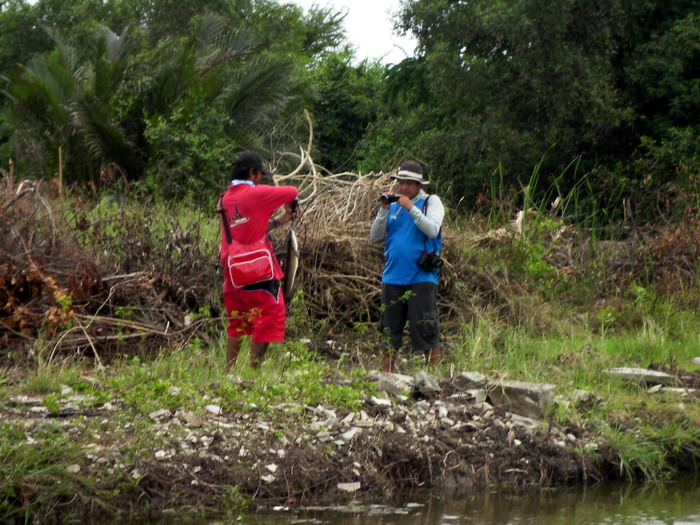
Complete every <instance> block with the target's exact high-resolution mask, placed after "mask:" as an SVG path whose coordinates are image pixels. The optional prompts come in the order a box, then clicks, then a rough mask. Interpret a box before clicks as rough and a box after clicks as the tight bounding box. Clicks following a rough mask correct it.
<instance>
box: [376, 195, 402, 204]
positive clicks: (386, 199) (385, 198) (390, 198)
mask: <svg viewBox="0 0 700 525" xmlns="http://www.w3.org/2000/svg"><path fill="white" fill-rule="evenodd" d="M398 200H399V196H398V195H387V194H386V193H385V194H384V195H380V196H379V202H381V203H382V204H391V203H392V202H397V201H398Z"/></svg>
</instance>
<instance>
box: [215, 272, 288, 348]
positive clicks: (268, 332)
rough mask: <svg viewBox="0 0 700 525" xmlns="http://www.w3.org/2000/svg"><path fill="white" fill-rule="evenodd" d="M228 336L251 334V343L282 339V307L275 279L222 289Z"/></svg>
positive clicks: (282, 299)
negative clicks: (236, 287)
mask: <svg viewBox="0 0 700 525" xmlns="http://www.w3.org/2000/svg"><path fill="white" fill-rule="evenodd" d="M224 304H225V305H226V314H227V315H228V319H229V324H228V329H227V333H228V335H229V336H230V337H240V336H242V335H252V336H253V338H252V339H253V341H254V342H255V343H273V342H279V341H284V323H285V309H284V297H283V294H282V287H281V286H279V282H277V281H268V282H267V283H261V285H254V286H251V287H246V288H241V289H237V290H234V291H229V292H224Z"/></svg>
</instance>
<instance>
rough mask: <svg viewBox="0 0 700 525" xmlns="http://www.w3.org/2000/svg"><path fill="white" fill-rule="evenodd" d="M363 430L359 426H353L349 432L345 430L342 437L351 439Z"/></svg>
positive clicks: (347, 439)
mask: <svg viewBox="0 0 700 525" xmlns="http://www.w3.org/2000/svg"><path fill="white" fill-rule="evenodd" d="M361 432H362V430H361V429H359V428H357V427H352V428H351V429H350V430H348V431H347V432H343V433H342V434H341V435H340V437H341V438H343V439H344V440H345V441H350V440H351V439H352V438H354V437H355V436H356V435H358V434H359V433H361Z"/></svg>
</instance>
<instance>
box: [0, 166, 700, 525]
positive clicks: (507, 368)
mask: <svg viewBox="0 0 700 525" xmlns="http://www.w3.org/2000/svg"><path fill="white" fill-rule="evenodd" d="M334 181H335V179H332V178H320V179H319V180H318V181H317V182H318V184H324V185H325V186H323V188H324V191H320V192H318V194H319V195H322V196H323V199H321V198H320V197H319V198H318V199H316V200H314V201H313V202H310V203H309V207H308V208H307V211H306V214H305V219H304V221H305V222H301V223H300V224H299V225H297V228H298V234H299V237H300V239H303V240H302V247H301V249H302V260H303V261H305V265H306V266H302V269H301V273H300V279H299V287H298V290H297V294H296V296H295V298H294V300H293V302H292V304H291V311H290V315H289V318H288V323H287V329H288V330H287V332H288V334H287V342H285V343H284V344H281V345H274V347H273V349H272V350H271V351H270V355H269V356H268V357H267V359H266V361H265V363H264V365H263V367H262V369H261V370H260V371H257V372H254V371H252V370H250V369H249V368H248V367H247V365H246V362H245V351H244V355H242V356H241V360H240V362H239V363H238V364H237V365H236V368H234V369H233V370H232V372H231V374H228V373H227V372H225V371H224V370H223V366H222V364H223V359H224V355H225V340H224V339H223V338H222V334H223V328H224V325H225V320H224V319H222V316H221V297H220V289H218V288H217V286H212V283H220V276H219V275H217V268H216V266H215V265H214V264H212V263H211V261H214V260H216V254H215V250H216V247H217V234H218V228H219V224H218V222H217V218H216V217H215V216H214V215H213V214H211V213H209V214H208V215H206V214H204V213H203V212H200V211H197V210H192V209H191V208H189V207H188V206H185V205H184V204H183V205H181V206H179V207H176V208H175V209H173V208H172V207H171V206H165V205H155V206H145V205H143V204H141V203H138V202H131V203H124V204H123V206H122V207H120V208H115V207H114V206H108V205H107V204H104V205H103V204H99V205H97V206H95V205H94V203H90V202H83V201H81V200H80V199H77V198H75V199H71V200H65V201H64V200H63V199H60V198H57V197H54V198H53V199H48V200H47V199H44V198H43V197H42V196H41V195H40V193H39V192H40V191H43V188H42V187H41V186H40V185H33V186H31V188H30V189H31V191H29V190H27V191H22V192H20V191H19V188H18V190H17V191H16V192H12V191H8V192H5V193H0V196H4V197H5V201H4V202H5V204H4V205H3V206H2V209H3V212H4V213H5V217H6V221H5V222H4V223H5V224H8V225H12V227H11V228H6V229H4V230H3V231H2V233H3V235H2V236H1V237H0V241H2V244H3V246H4V247H5V249H4V251H2V252H1V253H0V256H2V257H3V258H2V260H0V281H2V282H3V283H5V287H4V288H0V304H2V305H4V306H3V310H0V323H2V328H3V331H2V332H0V337H1V339H0V343H2V346H1V347H0V371H1V372H2V379H0V418H1V419H0V439H1V440H2V441H0V447H1V449H2V455H0V480H3V481H2V484H0V521H13V520H15V521H25V520H28V519H34V518H36V519H58V518H62V517H67V516H70V517H76V518H78V519H80V518H81V517H84V516H85V515H89V516H90V517H92V518H95V517H100V516H109V517H112V516H115V515H116V514H118V513H120V512H121V513H135V514H139V515H142V514H143V513H148V512H152V513H154V515H156V516H158V517H162V516H164V515H168V514H170V513H173V512H177V513H178V516H188V515H194V516H202V515H206V516H208V517H209V516H216V515H220V514H221V513H224V514H228V515H230V516H238V513H240V512H244V511H247V510H255V509H260V508H275V507H290V508H292V507H301V506H309V505H312V506H313V505H323V504H327V503H333V504H337V503H343V502H347V501H351V500H352V501H384V500H385V499H386V498H387V497H388V496H390V495H391V494H393V493H395V492H396V491H398V490H401V489H404V488H412V487H439V486H447V485H456V486H460V487H467V488H469V487H471V488H473V489H477V488H479V487H490V486H493V485H496V486H516V487H520V486H554V485H562V484H572V483H573V484H587V483H597V482H599V481H601V480H606V479H616V478H620V479H626V480H629V479H639V480H643V481H645V482H655V481H659V480H664V479H668V478H669V477H673V476H674V475H675V474H676V473H677V472H679V471H683V470H689V469H690V470H693V469H696V466H697V464H698V461H699V460H700V406H699V403H698V399H697V397H696V396H695V392H694V390H695V389H697V388H699V387H700V380H699V379H698V366H697V365H696V364H694V361H693V359H694V358H696V357H698V356H699V355H700V339H699V337H700V336H699V335H698V334H700V317H699V314H698V311H699V310H698V304H700V302H699V301H698V298H699V297H700V288H698V279H697V270H698V269H699V267H698V265H697V261H698V256H697V254H698V253H700V252H699V251H698V250H700V222H698V220H697V219H696V218H695V216H694V215H692V214H688V216H687V217H686V218H684V219H683V220H681V221H679V222H677V223H674V224H672V223H668V224H664V225H662V226H660V227H658V228H652V229H639V230H635V231H633V232H626V233H625V234H624V236H621V237H620V238H618V239H611V238H610V237H611V236H612V230H611V231H605V232H602V231H598V232H590V231H587V230H582V229H580V228H578V227H576V226H573V225H568V224H565V221H564V219H563V218H556V214H553V213H554V212H552V213H549V212H548V213H543V212H536V211H532V210H530V211H528V213H527V214H525V213H518V214H517V216H516V217H517V218H516V220H515V221H510V220H507V221H506V222H505V223H504V224H503V225H501V226H499V225H498V224H492V222H491V221H490V220H489V221H485V220H484V219H483V218H479V217H477V216H475V217H470V218H462V219H460V220H459V222H456V223H455V224H453V225H447V224H446V225H445V235H446V238H447V239H449V242H447V243H446V246H445V252H444V254H443V255H444V256H445V258H446V260H447V261H448V263H447V264H446V266H445V268H444V271H443V273H442V274H441V280H440V287H439V290H438V292H439V301H440V310H441V323H442V330H441V332H442V340H443V360H442V362H441V364H440V365H439V366H438V367H437V369H435V370H432V371H431V373H432V374H433V375H432V376H427V377H424V376H419V375H417V374H419V373H420V372H423V371H424V370H423V364H422V362H421V361H422V360H421V359H420V358H413V357H410V356H404V357H403V358H402V359H401V361H400V362H399V372H400V373H401V374H400V375H399V376H397V377H383V376H381V375H377V373H376V370H377V369H378V367H379V359H378V354H379V348H378V346H377V337H376V323H377V319H378V316H379V306H378V304H379V299H378V290H379V276H380V275H381V265H382V258H381V248H380V247H379V246H376V245H370V244H369V242H368V240H367V231H368V229H369V224H370V222H371V218H372V215H373V211H374V209H375V207H376V203H375V202H374V198H373V197H372V195H373V192H374V191H377V187H376V186H372V185H373V184H375V183H377V184H383V183H384V182H386V181H387V178H386V177H385V176H384V177H383V178H380V179H376V178H374V177H369V176H362V177H359V176H358V177H357V180H355V183H356V186H352V187H353V191H352V192H350V196H352V198H354V199H357V206H356V207H355V208H353V209H355V210H361V211H362V212H361V213H359V212H358V213H353V214H351V215H349V216H345V215H343V216H339V217H333V216H330V215H329V210H335V209H336V208H334V207H333V206H332V205H331V203H332V202H336V201H338V200H342V201H343V202H346V201H347V202H349V201H348V200H347V197H348V195H345V196H343V194H342V192H340V190H342V188H343V186H341V185H338V184H335V183H334ZM382 181H384V182H382ZM326 190H327V191H326ZM339 197H343V198H342V199H339ZM324 199H327V200H324ZM37 203H38V204H37ZM343 210H344V209H343ZM343 210H336V211H338V212H339V213H340V212H342V213H343V214H344V213H345V212H344V211H343ZM312 212H313V213H312ZM505 216H510V214H505V215H504V217H505ZM49 223H50V224H51V225H52V228H51V229H47V228H44V227H43V226H42V225H46V224H49ZM54 225H55V226H54ZM334 228H335V229H334ZM340 228H342V231H341V230H340ZM603 233H604V234H605V236H606V240H601V239H600V236H601V234H603ZM594 234H595V235H594ZM278 244H279V243H278ZM280 245H281V244H280ZM281 258H282V257H281ZM3 294H4V295H3ZM623 367H630V368H638V369H644V370H651V371H652V372H663V373H665V374H667V377H666V379H664V383H658V384H657V382H656V378H651V379H639V378H638V377H637V378H634V377H635V376H631V377H632V379H630V377H624V376H620V375H612V374H611V373H610V370H611V369H615V368H623ZM465 374H466V375H465ZM476 374H482V376H478V375H476ZM650 375H651V376H654V375H655V374H650ZM402 376H405V377H402ZM478 378H481V379H478ZM469 381H474V383H469ZM525 383H530V384H534V387H532V389H531V390H529V391H527V390H525V388H524V384H525ZM392 385H393V386H392ZM523 392H529V393H526V394H525V395H524V398H522V399H521V400H520V402H517V403H516V400H517V399H519V396H521V395H522V394H523Z"/></svg>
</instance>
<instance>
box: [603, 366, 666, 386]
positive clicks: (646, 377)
mask: <svg viewBox="0 0 700 525" xmlns="http://www.w3.org/2000/svg"><path fill="white" fill-rule="evenodd" d="M605 371H606V372H607V373H608V374H611V375H614V376H618V377H621V378H623V379H630V380H632V381H639V382H640V383H661V384H664V385H668V384H671V383H674V382H675V381H676V378H675V377H674V376H672V375H671V374H667V373H665V372H659V371H658V370H649V369H647V368H629V367H621V368H608V369H607V370H605Z"/></svg>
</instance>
